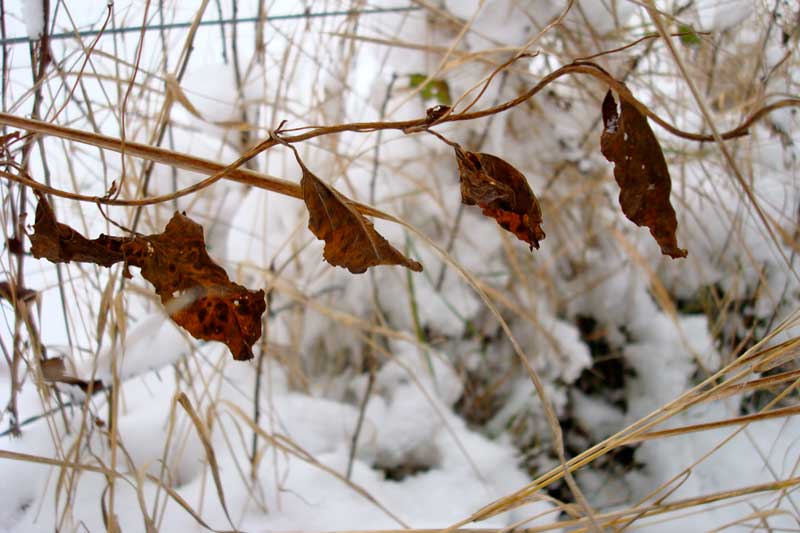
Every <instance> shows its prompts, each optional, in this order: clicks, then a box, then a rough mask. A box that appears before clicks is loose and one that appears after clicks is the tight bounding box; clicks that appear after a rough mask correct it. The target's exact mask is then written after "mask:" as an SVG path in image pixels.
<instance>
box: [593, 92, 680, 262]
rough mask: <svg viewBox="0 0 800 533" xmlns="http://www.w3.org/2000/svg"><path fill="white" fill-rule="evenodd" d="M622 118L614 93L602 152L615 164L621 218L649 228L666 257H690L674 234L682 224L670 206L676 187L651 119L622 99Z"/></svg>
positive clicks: (608, 103) (606, 108) (607, 109)
mask: <svg viewBox="0 0 800 533" xmlns="http://www.w3.org/2000/svg"><path fill="white" fill-rule="evenodd" d="M621 107H622V111H621V116H620V115H619V114H617V103H616V101H615V100H614V96H613V95H612V94H611V91H608V93H607V94H606V97H605V100H603V124H604V126H605V128H604V130H603V134H602V136H601V137H600V149H601V151H602V152H603V155H604V156H605V158H606V159H608V160H609V161H610V162H612V163H614V178H616V180H617V184H619V188H620V192H619V203H620V206H621V207H622V212H623V213H625V216H626V217H628V219H630V220H631V221H632V222H634V223H635V224H636V225H637V226H647V227H648V228H650V233H651V234H652V235H653V237H655V239H656V242H658V244H659V246H661V253H663V254H664V255H668V256H670V257H672V258H673V259H675V258H678V257H686V253H687V252H686V250H683V249H681V248H678V240H677V238H676V237H675V230H676V229H677V227H678V220H677V219H676V217H675V210H674V209H673V208H672V204H670V201H669V194H670V190H671V189H672V182H671V180H670V177H669V170H668V169H667V162H666V160H665V159H664V154H663V153H662V151H661V146H660V145H659V144H658V140H657V139H656V136H655V135H654V134H653V130H651V129H650V125H649V124H648V123H647V117H645V116H644V115H642V114H641V113H640V112H639V111H638V110H637V109H636V107H634V106H633V105H632V104H630V103H628V101H627V100H625V99H621Z"/></svg>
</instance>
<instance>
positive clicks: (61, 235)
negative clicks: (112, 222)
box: [31, 193, 129, 267]
mask: <svg viewBox="0 0 800 533" xmlns="http://www.w3.org/2000/svg"><path fill="white" fill-rule="evenodd" d="M37 195H38V196H39V205H38V206H37V207H36V221H35V222H34V224H33V230H34V233H33V235H31V253H32V254H33V257H35V258H37V259H41V258H45V259H49V260H50V261H51V262H53V263H69V262H70V261H78V262H81V263H95V264H97V265H101V266H104V267H110V266H111V265H113V264H115V263H119V262H120V261H122V259H123V258H122V251H121V249H122V243H124V242H125V241H127V240H129V239H127V238H123V237H109V236H108V235H102V234H101V235H100V237H98V238H96V239H94V240H89V239H87V238H86V237H84V236H83V235H81V234H80V233H78V232H77V231H75V230H74V229H72V228H71V227H69V226H67V225H66V224H60V223H59V222H57V221H56V217H55V214H54V213H53V209H52V208H51V207H50V204H49V203H48V202H47V201H46V200H45V199H44V197H43V196H42V195H39V194H38V193H37Z"/></svg>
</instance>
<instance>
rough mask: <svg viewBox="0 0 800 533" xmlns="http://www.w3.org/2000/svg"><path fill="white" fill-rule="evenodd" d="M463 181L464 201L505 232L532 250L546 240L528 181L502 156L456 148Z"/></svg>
mask: <svg viewBox="0 0 800 533" xmlns="http://www.w3.org/2000/svg"><path fill="white" fill-rule="evenodd" d="M455 150H456V159H457V160H458V173H459V177H460V180H461V202H462V203H463V204H465V205H477V206H478V207H480V208H481V210H482V211H483V214H484V215H486V216H487V217H491V218H493V219H495V220H496V221H497V223H498V224H499V225H500V227H502V228H503V229H505V230H506V231H510V232H511V233H513V234H514V235H516V236H517V238H518V239H520V240H522V241H525V242H527V243H528V244H529V245H530V248H531V250H533V249H534V248H539V241H541V240H543V239H544V237H545V234H544V231H543V230H542V226H541V224H542V210H541V208H540V207H539V201H538V200H537V199H536V196H535V195H534V194H533V191H532V190H531V187H530V185H528V180H527V179H526V178H525V176H524V175H522V173H521V172H520V171H519V170H517V169H516V168H514V167H513V166H511V165H510V164H508V163H507V162H505V161H503V160H502V159H500V158H499V157H496V156H493V155H491V154H484V153H480V152H469V151H467V150H464V149H463V148H461V147H460V146H458V145H456V146H455Z"/></svg>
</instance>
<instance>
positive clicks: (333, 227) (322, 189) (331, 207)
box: [297, 156, 422, 274]
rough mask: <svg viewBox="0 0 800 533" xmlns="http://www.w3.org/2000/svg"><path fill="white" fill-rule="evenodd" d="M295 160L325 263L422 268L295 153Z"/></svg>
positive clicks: (356, 268) (359, 268)
mask: <svg viewBox="0 0 800 533" xmlns="http://www.w3.org/2000/svg"><path fill="white" fill-rule="evenodd" d="M297 162H298V163H299V164H300V168H301V169H302V171H303V178H302V179H301V180H300V186H301V187H302V189H303V200H304V201H305V203H306V207H307V208H308V213H309V220H308V229H310V230H311V232H312V233H313V234H314V235H316V237H317V238H318V239H320V240H323V241H325V249H324V250H323V256H324V257H325V259H326V260H327V261H328V263H330V264H332V265H334V266H340V267H343V268H346V269H347V270H349V271H350V272H352V273H353V274H361V273H362V272H366V271H367V269H368V268H369V267H373V266H377V265H401V266H404V267H406V268H409V269H411V270H413V271H414V272H422V265H421V264H419V263H418V262H416V261H412V260H411V259H409V258H407V257H406V256H404V255H403V254H401V253H400V252H399V251H398V250H397V249H396V248H394V247H393V246H392V245H391V244H389V242H388V241H387V240H386V239H384V238H383V237H382V236H381V235H380V234H379V233H378V232H377V231H375V227H374V226H373V225H372V222H370V221H369V220H367V219H366V218H364V216H363V215H362V214H361V213H359V212H358V211H356V209H355V207H353V204H352V202H351V201H350V200H349V199H347V198H345V197H344V196H343V195H342V194H341V193H339V191H337V190H336V189H334V188H333V187H331V186H330V185H327V184H326V183H324V182H323V181H322V180H320V179H319V178H318V177H316V176H315V175H314V174H313V173H312V172H311V171H310V170H308V169H307V168H306V166H305V165H304V164H303V162H302V161H301V160H300V158H299V156H298V157H297Z"/></svg>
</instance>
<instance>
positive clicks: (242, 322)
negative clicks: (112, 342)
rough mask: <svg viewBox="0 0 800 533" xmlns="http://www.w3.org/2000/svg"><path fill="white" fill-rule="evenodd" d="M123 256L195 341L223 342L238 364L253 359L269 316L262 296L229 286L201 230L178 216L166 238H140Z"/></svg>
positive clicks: (168, 225) (239, 287) (186, 219)
mask: <svg viewBox="0 0 800 533" xmlns="http://www.w3.org/2000/svg"><path fill="white" fill-rule="evenodd" d="M122 252H123V254H124V255H125V259H126V261H127V263H128V264H130V265H134V266H138V267H140V268H141V269H142V277H144V279H146V280H147V281H149V282H150V283H152V284H153V286H154V287H155V289H156V293H157V294H158V295H159V296H160V297H161V303H163V304H164V306H165V307H166V308H167V311H168V312H169V315H170V316H171V317H172V319H173V320H174V321H175V322H176V323H177V324H178V325H180V326H181V327H183V328H184V329H186V330H187V331H188V332H189V333H191V334H192V336H194V337H195V338H197V339H205V340H215V341H221V342H224V343H225V344H227V345H228V347H229V348H230V350H231V353H233V357H234V359H237V360H240V361H241V360H247V359H251V358H252V357H253V352H252V349H251V346H252V345H253V344H254V343H255V342H256V341H257V340H258V338H259V337H261V315H262V314H263V313H264V311H265V310H266V301H265V299H264V291H263V290H259V291H250V290H248V289H247V288H245V287H242V286H241V285H238V284H236V283H233V282H232V281H230V279H229V278H228V274H226V273H225V270H224V269H223V268H222V267H221V266H219V265H218V264H216V263H214V261H213V260H212V259H211V257H209V255H208V252H206V246H205V240H204V238H203V228H202V226H200V224H197V223H196V222H194V221H192V220H191V219H190V218H188V217H186V216H184V215H182V214H180V213H177V212H176V213H175V214H174V215H173V217H172V219H171V220H170V221H169V223H168V224H167V227H166V229H165V230H164V233H160V234H157V235H150V236H147V237H141V238H137V239H135V240H133V241H131V242H129V243H126V244H125V245H124V246H123V247H122Z"/></svg>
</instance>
